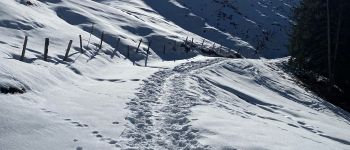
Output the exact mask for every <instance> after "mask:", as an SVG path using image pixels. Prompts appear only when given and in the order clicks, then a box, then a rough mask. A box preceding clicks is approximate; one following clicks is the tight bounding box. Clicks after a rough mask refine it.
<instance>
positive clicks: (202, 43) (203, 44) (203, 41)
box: [202, 39, 205, 47]
mask: <svg viewBox="0 0 350 150" xmlns="http://www.w3.org/2000/svg"><path fill="white" fill-rule="evenodd" d="M204 42H205V39H203V42H202V47H203V46H204Z"/></svg>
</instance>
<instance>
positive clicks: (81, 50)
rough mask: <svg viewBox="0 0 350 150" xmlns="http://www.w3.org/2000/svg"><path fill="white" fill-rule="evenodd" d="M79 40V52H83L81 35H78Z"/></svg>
mask: <svg viewBox="0 0 350 150" xmlns="http://www.w3.org/2000/svg"><path fill="white" fill-rule="evenodd" d="M79 40H80V52H81V53H84V51H83V39H82V38H81V35H79Z"/></svg>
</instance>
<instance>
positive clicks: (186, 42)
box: [185, 37, 188, 45]
mask: <svg viewBox="0 0 350 150" xmlns="http://www.w3.org/2000/svg"><path fill="white" fill-rule="evenodd" d="M187 40H188V37H186V41H185V45H187Z"/></svg>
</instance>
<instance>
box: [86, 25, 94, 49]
mask: <svg viewBox="0 0 350 150" xmlns="http://www.w3.org/2000/svg"><path fill="white" fill-rule="evenodd" d="M93 32H94V24H91V31H90V36H89V41H88V43H87V45H86V47H87V48H89V44H90V39H91V35H92V33H93Z"/></svg>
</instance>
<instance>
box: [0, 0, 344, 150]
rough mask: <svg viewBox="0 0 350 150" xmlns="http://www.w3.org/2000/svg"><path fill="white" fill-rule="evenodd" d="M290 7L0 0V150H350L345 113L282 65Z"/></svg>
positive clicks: (264, 1) (240, 2)
mask: <svg viewBox="0 0 350 150" xmlns="http://www.w3.org/2000/svg"><path fill="white" fill-rule="evenodd" d="M296 3H297V0H232V1H230V0H229V1H227V0H200V1H199V0H197V1H195V0H191V1H189V0H188V1H184V0H94V1H91V0H31V4H32V5H28V6H26V5H25V4H26V0H1V1H0V33H1V34H0V150H47V149H50V150H109V149H159V150H162V149H225V150H226V149H350V132H349V131H350V122H349V121H350V118H349V117H350V115H349V113H348V112H345V111H343V110H342V109H340V108H338V107H336V106H333V105H331V104H329V103H327V102H325V101H324V100H323V99H321V98H319V97H317V96H315V95H314V94H313V93H312V92H310V91H307V90H305V88H304V87H303V86H301V85H299V84H297V82H296V81H294V78H293V77H292V76H290V75H289V74H287V73H285V72H284V70H283V69H282V68H283V67H282V66H283V65H284V64H285V63H286V61H287V59H288V58H284V56H286V53H287V50H286V48H284V45H285V43H286V42H287V32H288V30H289V26H290V23H292V21H291V20H289V14H290V8H291V7H293V6H295V5H297V4H296ZM230 18H232V19H230ZM92 25H93V30H91V29H92ZM91 31H92V32H91ZM102 32H104V40H103V45H102V48H101V49H99V48H98V47H99V44H100V41H101V39H100V37H101V34H102ZM90 33H92V34H91V36H90ZM26 35H27V36H28V44H27V49H26V52H25V57H24V60H23V61H19V60H20V57H21V52H22V45H23V41H24V37H25V36H26ZM79 35H81V36H82V47H83V51H84V52H83V53H81V50H80V44H79ZM186 37H188V42H187V45H186V44H183V43H184V42H185V40H186ZM45 38H49V39H50V44H49V51H48V61H44V60H43V54H44V42H45ZM118 38H120V43H119V44H118V42H117V41H118ZM192 38H193V43H194V44H192ZM140 39H142V43H141V44H140V49H139V50H137V46H138V44H139V40H140ZM203 39H204V40H205V42H204V44H203V45H202V41H203ZM70 40H73V44H72V48H71V51H70V53H69V55H68V56H69V57H68V60H67V61H63V58H64V56H65V52H66V49H67V45H68V42H69V41H70ZM151 41H152V44H151V46H150V53H149V58H148V66H147V67H144V66H145V58H146V56H147V52H146V51H147V48H148V45H149V43H150V42H151ZM188 43H191V45H188ZM214 43H215V45H214V46H213V44H214ZM181 44H182V46H181ZM128 45H129V52H128ZM184 45H185V46H184ZM220 45H222V46H221V47H220ZM164 46H165V49H164ZM188 47H190V51H189V52H188V53H186V52H185V50H186V48H188ZM219 47H220V48H219ZM209 52H210V53H216V54H222V55H220V56H228V55H229V54H230V55H231V54H236V52H239V53H240V54H241V55H242V56H243V57H245V58H248V59H245V58H244V59H238V58H236V59H232V58H231V59H229V58H223V57H221V58H219V57H208V55H209V54H208V53H209ZM224 54H225V55H224ZM216 56H218V55H216ZM261 57H265V58H276V59H264V58H261Z"/></svg>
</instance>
